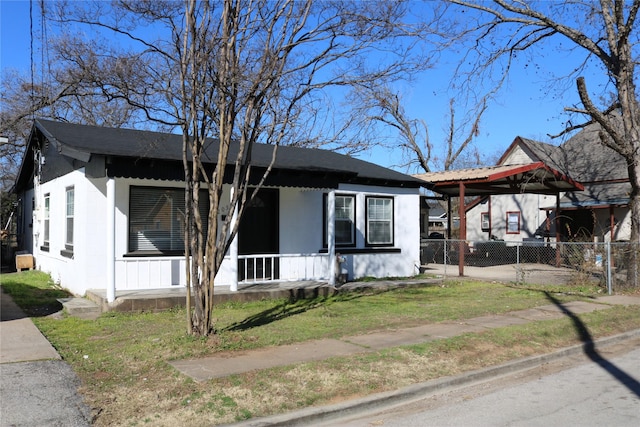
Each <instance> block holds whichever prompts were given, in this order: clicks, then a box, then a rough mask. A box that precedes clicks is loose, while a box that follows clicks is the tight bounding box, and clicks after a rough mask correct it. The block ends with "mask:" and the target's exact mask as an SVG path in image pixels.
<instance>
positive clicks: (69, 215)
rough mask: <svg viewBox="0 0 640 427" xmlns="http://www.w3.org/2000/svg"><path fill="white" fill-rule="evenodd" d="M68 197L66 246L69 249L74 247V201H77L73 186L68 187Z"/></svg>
mask: <svg viewBox="0 0 640 427" xmlns="http://www.w3.org/2000/svg"><path fill="white" fill-rule="evenodd" d="M66 193H67V197H66V201H67V203H66V238H65V242H64V243H65V246H66V249H67V250H72V249H73V211H74V203H75V200H74V199H75V195H74V189H73V187H68V188H67V191H66Z"/></svg>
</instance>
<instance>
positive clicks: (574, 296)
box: [2, 273, 640, 426]
mask: <svg viewBox="0 0 640 427" xmlns="http://www.w3.org/2000/svg"><path fill="white" fill-rule="evenodd" d="M38 280H39V281H40V283H39V284H34V283H33V281H38ZM23 282H24V284H23V285H20V283H23ZM5 283H10V284H11V285H10V286H8V287H6V288H5ZM2 286H3V288H5V290H7V291H8V292H9V293H12V294H13V292H16V295H17V294H19V293H20V292H25V293H29V292H30V291H33V290H34V289H47V288H49V287H51V288H53V289H55V285H54V284H53V283H51V282H50V280H49V279H48V278H47V277H46V276H42V275H39V274H32V273H30V274H28V275H25V273H20V274H14V275H3V277H2ZM21 288H22V289H21ZM39 292H40V291H38V292H36V293H39ZM599 292H600V290H599V289H598V288H597V287H594V288H590V287H584V286H582V287H580V288H570V287H562V288H561V287H557V286H554V287H545V286H538V287H536V288H531V287H518V286H506V285H501V284H497V283H484V282H474V281H446V282H443V283H441V284H437V285H428V286H423V287H417V288H402V289H395V290H390V291H384V292H376V291H375V290H372V291H366V292H352V293H343V294H339V295H336V296H332V297H327V298H317V299H313V300H302V301H297V302H289V301H287V300H265V301H257V302H250V303H242V304H239V303H234V304H227V305H222V306H219V307H217V308H216V309H215V311H214V316H215V322H216V328H217V333H216V334H215V335H213V336H211V337H208V338H198V337H192V336H188V335H186V334H185V329H186V320H185V317H186V313H185V310H184V309H180V308H177V309H174V310H170V311H166V312H161V313H131V314H122V313H105V314H103V315H102V316H101V317H100V318H98V319H97V320H95V321H87V320H79V319H76V318H70V317H66V316H62V318H57V319H56V318H51V317H38V318H35V319H34V322H35V323H36V325H37V326H38V327H39V328H40V329H41V330H42V331H43V333H44V334H45V336H47V338H48V339H49V340H50V341H51V342H52V344H53V345H54V346H55V348H56V349H57V350H58V351H59V352H60V354H61V355H62V357H63V358H64V360H66V361H67V362H68V363H70V364H71V365H72V366H73V368H74V369H75V371H76V372H77V373H78V375H79V376H80V378H81V379H82V382H83V387H82V392H83V394H84V396H85V398H86V400H87V402H88V403H89V404H90V405H91V406H92V407H93V408H94V413H95V416H96V419H95V423H96V425H110V426H111V425H122V426H131V425H154V426H155V425H166V426H170V425H177V424H180V425H190V426H191V425H194V426H198V425H203V426H204V425H215V424H223V423H229V422H233V421H235V420H240V419H246V418H250V417H255V416H263V415H267V414H271V413H277V412H283V411H288V410H293V409H298V408H301V407H305V406H308V405H315V404H326V403H330V402H336V401H343V400H346V399H349V398H352V397H358V396H363V395H366V394H369V393H372V392H378V391H384V390H391V389H395V388H398V387H402V386H404V385H408V384H412V383H415V382H419V381H426V380H428V379H432V378H437V377H439V376H444V375H453V374H456V373H460V372H462V371H464V370H469V369H477V368H479V367H482V366H487V365H490V364H497V363H501V362H503V361H505V360H509V359H512V358H515V357H523V356H528V355H532V354H538V353H543V352H548V351H551V350H553V349H554V348H560V347H562V346H567V345H573V344H576V343H579V342H580V339H581V336H580V331H579V330H578V329H577V328H576V325H575V322H574V321H572V320H571V319H562V320H553V321H545V322H537V323H534V324H529V325H523V326H513V327H508V328H500V329H496V330H491V331H488V332H485V333H482V334H466V335H463V336H460V337H455V338H452V339H446V340H438V341H434V342H430V343H426V344H422V345H416V346H408V347H402V348H392V349H387V350H384V351H380V352H377V353H368V354H361V355H354V356H349V357H341V358H333V359H331V360H328V361H323V362H317V363H309V364H301V365H296V366H287V367H280V368H274V369H269V370H264V371H259V372H252V373H248V374H244V375H234V376H231V377H228V378H223V379H217V380H211V381H207V382H204V383H195V382H193V381H192V380H190V379H189V378H186V377H184V376H182V375H181V374H179V373H178V372H177V371H175V370H174V369H173V368H172V367H171V366H170V365H169V364H168V363H167V362H168V361H171V360H176V359H182V358H197V357H204V356H207V355H214V354H217V353H218V354H219V353H221V352H224V354H225V355H228V356H229V357H233V352H234V351H245V350H249V349H255V348H260V347H265V346H272V345H282V344H289V343H294V342H302V341H307V340H312V339H319V338H340V337H344V336H349V335H355V334H359V333H367V332H372V331H379V330H384V329H388V328H401V327H411V326H416V325H420V324H427V323H435V322H440V321H446V320H463V319H468V318H472V317H476V316H482V315H487V314H497V313H505V312H508V311H512V310H520V309H525V308H530V307H535V306H539V305H547V304H551V303H552V301H551V299H555V300H558V301H561V302H567V301H572V300H580V299H589V298H590V297H592V296H593V295H596V294H598V293H599ZM24 301H31V302H33V299H31V298H24ZM19 304H20V303H19ZM579 319H580V322H582V324H583V325H584V327H586V328H588V330H589V333H590V334H591V335H592V336H594V337H598V336H604V335H610V334H615V333H618V332H621V331H624V330H630V329H635V328H639V327H640V316H639V315H638V310H637V308H633V309H629V308H624V307H614V308H611V309H608V310H604V311H599V312H594V313H590V314H585V315H580V316H579Z"/></svg>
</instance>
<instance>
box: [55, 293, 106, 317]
mask: <svg viewBox="0 0 640 427" xmlns="http://www.w3.org/2000/svg"><path fill="white" fill-rule="evenodd" d="M58 301H59V302H60V303H61V304H62V307H63V308H64V309H65V310H66V311H67V313H69V316H73V317H78V318H80V319H85V320H95V319H97V318H98V316H100V314H101V313H102V310H101V309H100V307H99V306H98V304H96V303H95V302H93V301H90V300H88V299H86V298H76V297H72V298H58Z"/></svg>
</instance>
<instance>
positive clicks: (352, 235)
mask: <svg viewBox="0 0 640 427" xmlns="http://www.w3.org/2000/svg"><path fill="white" fill-rule="evenodd" d="M327 197H328V195H327V194H325V197H324V206H325V215H324V218H325V220H324V230H325V232H324V246H325V247H327V239H328V237H327V234H328V233H327V230H328V227H329V224H328V222H327V218H329V212H328V209H329V204H328V203H327ZM347 200H349V202H348V203H345V201H347ZM347 205H349V206H347ZM347 208H348V209H347ZM334 221H335V227H334V236H335V242H336V246H337V247H354V246H355V245H356V196H355V194H336V195H335V215H334ZM346 229H349V236H348V237H347V238H342V240H341V239H340V237H341V236H339V235H338V230H346Z"/></svg>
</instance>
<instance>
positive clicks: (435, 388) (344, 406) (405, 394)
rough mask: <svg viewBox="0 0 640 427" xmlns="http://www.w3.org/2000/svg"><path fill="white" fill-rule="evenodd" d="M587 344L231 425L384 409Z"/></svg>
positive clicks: (634, 334)
mask: <svg viewBox="0 0 640 427" xmlns="http://www.w3.org/2000/svg"><path fill="white" fill-rule="evenodd" d="M638 337H640V329H636V330H633V331H628V332H624V333H622V334H618V335H614V336H611V337H606V338H602V339H598V340H596V341H594V342H593V348H592V349H596V348H599V347H606V346H609V345H613V344H617V343H619V342H622V341H625V340H629V339H633V338H638ZM585 347H591V343H583V344H580V345H576V346H573V347H567V348H565V349H562V350H559V351H556V352H553V353H548V354H543V355H539V356H532V357H527V358H524V359H519V360H515V361H512V362H508V363H505V364H502V365H498V366H492V367H490V368H484V369H478V370H475V371H470V372H466V373H463V374H460V375H456V376H453V377H446V378H440V379H436V380H431V381H427V382H423V383H419V384H413V385H410V386H407V387H403V388H401V389H399V390H394V391H390V392H384V393H377V394H373V395H371V396H367V397H364V398H360V399H354V400H351V401H348V402H344V403H339V404H335V405H328V406H319V407H311V408H305V409H302V410H299V411H294V412H289V413H286V414H278V415H273V416H270V417H264V418H258V419H254V420H249V421H244V422H240V423H235V424H230V425H232V426H236V427H267V426H274V427H275V426H288V427H289V426H307V425H311V424H315V423H319V422H326V421H331V420H334V419H338V418H344V417H346V416H348V415H350V414H357V413H360V412H363V411H367V410H370V409H371V410H373V409H375V410H376V411H380V410H384V409H385V408H388V407H391V406H394V405H397V404H400V403H403V402H408V401H411V400H415V399H418V398H422V397H425V396H426V395H429V394H433V393H436V392H441V391H444V390H447V389H449V388H454V387H461V386H468V385H472V384H474V383H478V382H482V381H486V380H490V379H494V378H496V377H499V376H503V375H507V374H512V373H514V372H518V371H523V370H526V369H531V368H533V367H536V366H539V365H542V364H544V363H549V362H553V361H556V360H559V359H562V358H565V357H569V356H575V355H580V354H585V353H586V350H585Z"/></svg>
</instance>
